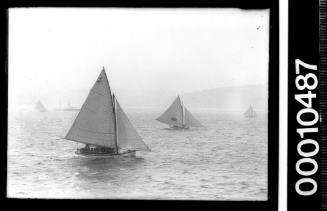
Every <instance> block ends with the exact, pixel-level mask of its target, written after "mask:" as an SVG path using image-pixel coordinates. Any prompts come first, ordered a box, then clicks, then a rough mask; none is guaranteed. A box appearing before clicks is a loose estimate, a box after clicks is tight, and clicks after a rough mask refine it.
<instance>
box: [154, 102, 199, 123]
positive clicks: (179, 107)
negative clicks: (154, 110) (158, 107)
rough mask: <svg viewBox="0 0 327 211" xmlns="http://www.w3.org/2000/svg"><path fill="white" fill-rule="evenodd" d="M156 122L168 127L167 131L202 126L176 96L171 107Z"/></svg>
mask: <svg viewBox="0 0 327 211" xmlns="http://www.w3.org/2000/svg"><path fill="white" fill-rule="evenodd" d="M156 120H157V121H159V122H162V123H165V124H168V125H169V126H170V128H169V129H189V128H190V127H203V125H202V124H201V123H200V122H199V121H198V120H197V119H196V118H195V117H194V116H193V115H192V114H191V112H190V111H189V110H188V109H187V108H186V107H185V106H184V105H183V104H182V101H181V99H180V97H179V96H177V98H176V99H175V100H174V102H173V103H172V104H171V106H170V107H169V108H168V109H167V110H166V111H165V112H164V113H163V114H162V115H161V116H160V117H158V118H157V119H156Z"/></svg>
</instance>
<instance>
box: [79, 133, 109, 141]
mask: <svg viewBox="0 0 327 211" xmlns="http://www.w3.org/2000/svg"><path fill="white" fill-rule="evenodd" d="M75 135H76V136H79V137H82V138H88V139H91V140H92V139H93V140H94V139H95V140H101V141H108V140H107V139H102V138H93V137H87V136H81V135H77V134H75Z"/></svg>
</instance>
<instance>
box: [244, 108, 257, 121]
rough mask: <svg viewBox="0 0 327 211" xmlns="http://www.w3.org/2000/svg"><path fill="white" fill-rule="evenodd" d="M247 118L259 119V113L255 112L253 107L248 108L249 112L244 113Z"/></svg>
mask: <svg viewBox="0 0 327 211" xmlns="http://www.w3.org/2000/svg"><path fill="white" fill-rule="evenodd" d="M244 116H245V117H248V118H254V117H257V113H256V112H255V111H254V110H253V108H252V106H250V107H249V108H248V110H247V111H246V112H245V113H244Z"/></svg>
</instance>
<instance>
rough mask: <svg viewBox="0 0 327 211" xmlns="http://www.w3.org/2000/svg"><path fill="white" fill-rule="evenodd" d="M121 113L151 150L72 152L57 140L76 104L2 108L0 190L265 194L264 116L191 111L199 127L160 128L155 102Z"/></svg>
mask: <svg viewBox="0 0 327 211" xmlns="http://www.w3.org/2000/svg"><path fill="white" fill-rule="evenodd" d="M125 112H126V113H127V115H128V116H129V118H130V120H131V122H132V123H133V125H134V126H135V128H136V129H137V131H138V132H139V134H140V135H141V136H142V138H143V140H144V142H145V143H146V144H147V145H148V146H149V147H150V148H151V152H138V154H137V157H136V158H119V159H99V158H98V159H96V158H85V157H79V156H77V155H75V153H74V152H75V150H76V147H77V144H76V143H75V142H71V141H67V140H64V139H62V137H64V135H65V133H66V132H67V131H68V129H69V128H70V126H71V124H72V122H73V121H74V119H75V117H76V115H77V113H78V111H48V112H37V111H20V112H10V113H9V116H8V121H9V124H8V168H7V169H8V175H7V176H8V179H7V195H8V197H15V198H74V199H75V198H101V199H102V198H103V199H108V198H110V199H116V198H123V199H192V200H267V190H268V187H267V185H268V184H267V176H268V174H267V167H268V166H267V165H268V163H267V158H268V155H267V154H268V145H267V141H268V136H267V135H268V134H267V132H268V128H267V126H268V121H267V115H264V114H260V113H259V116H258V118H254V119H247V118H244V117H243V116H242V112H234V113H233V112H222V111H192V113H193V114H194V116H196V118H197V119H198V120H199V121H200V122H201V123H202V124H203V125H204V126H205V127H204V128H192V129H190V130H167V129H166V128H167V126H166V125H164V124H161V123H159V122H157V121H156V120H155V118H156V117H158V116H159V115H160V114H161V112H162V110H160V109H126V110H125ZM80 146H82V144H80Z"/></svg>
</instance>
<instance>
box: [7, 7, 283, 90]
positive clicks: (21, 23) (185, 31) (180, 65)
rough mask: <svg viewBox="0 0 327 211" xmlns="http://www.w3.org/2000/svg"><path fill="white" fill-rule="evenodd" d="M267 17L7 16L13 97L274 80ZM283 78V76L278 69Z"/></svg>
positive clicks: (51, 12) (169, 13)
mask: <svg viewBox="0 0 327 211" xmlns="http://www.w3.org/2000/svg"><path fill="white" fill-rule="evenodd" d="M268 41H269V10H240V9H135V8H134V9H133V8H131V9H123V8H120V9H119V8H111V9H63V8H61V9H49V8H17V9H10V10H9V95H14V96H19V94H22V93H24V95H25V96H26V95H29V94H31V95H35V94H37V93H40V94H44V93H48V92H52V93H53V92H56V91H65V90H67V91H69V90H78V89H86V90H89V89H90V88H91V86H92V84H93V83H94V82H95V80H96V78H97V76H98V74H99V73H100V71H101V68H102V66H104V67H105V68H106V72H107V75H108V78H109V82H110V85H111V87H112V89H113V90H162V89H165V90H170V91H176V92H179V93H181V92H190V91H196V90H203V89H211V88H217V87H222V86H238V85H246V84H266V83H267V81H268V44H269V43H268ZM276 71H277V70H276Z"/></svg>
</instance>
